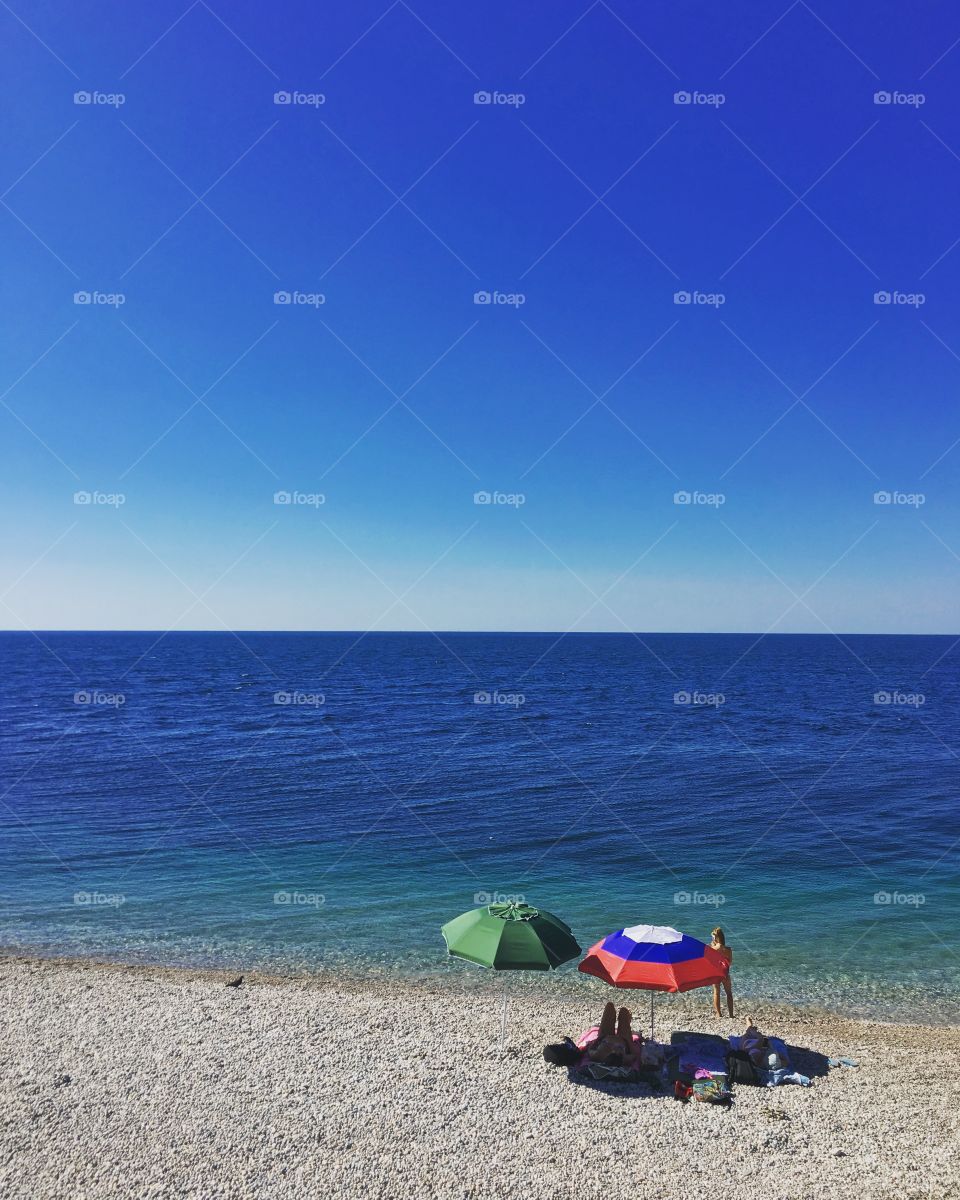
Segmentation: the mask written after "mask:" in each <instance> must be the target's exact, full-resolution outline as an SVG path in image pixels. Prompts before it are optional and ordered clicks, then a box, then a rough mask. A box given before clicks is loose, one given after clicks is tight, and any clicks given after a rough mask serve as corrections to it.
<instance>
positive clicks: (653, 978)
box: [579, 925, 730, 1038]
mask: <svg viewBox="0 0 960 1200" xmlns="http://www.w3.org/2000/svg"><path fill="white" fill-rule="evenodd" d="M579 969H580V970H581V971H583V973H584V974H585V975H595V976H596V977H597V979H602V980H603V981H604V983H609V984H611V985H612V986H613V987H618V988H643V989H644V990H645V991H648V992H649V993H650V1036H651V1038H652V1037H653V993H654V992H688V991H690V990H691V988H699V987H708V986H709V985H710V984H712V983H719V982H720V980H721V979H723V978H724V977H725V976H726V974H727V972H728V971H729V969H730V966H729V963H728V962H727V961H726V959H725V958H723V957H722V956H721V955H720V954H718V953H717V951H716V950H714V949H713V948H712V947H711V946H707V945H704V943H703V942H701V941H698V940H697V939H696V938H694V937H690V935H689V934H686V933H681V932H680V931H679V930H677V929H671V928H670V926H669V925H631V926H630V927H629V928H627V929H618V930H617V931H616V933H611V934H609V935H608V936H607V937H605V938H603V939H602V940H601V941H599V942H597V943H596V945H594V946H591V947H590V949H589V950H588V951H587V955H586V958H584V960H583V962H581V963H580V967H579Z"/></svg>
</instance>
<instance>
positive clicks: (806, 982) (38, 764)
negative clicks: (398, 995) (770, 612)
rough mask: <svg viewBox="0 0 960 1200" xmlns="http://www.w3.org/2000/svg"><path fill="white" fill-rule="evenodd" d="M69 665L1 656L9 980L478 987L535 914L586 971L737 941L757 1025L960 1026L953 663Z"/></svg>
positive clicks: (205, 649)
mask: <svg viewBox="0 0 960 1200" xmlns="http://www.w3.org/2000/svg"><path fill="white" fill-rule="evenodd" d="M40 639H41V640H38V639H37V637H35V636H34V635H32V634H29V633H6V634H0V661H2V668H3V680H4V686H3V695H2V707H0V717H2V725H0V729H2V732H0V763H2V771H3V785H2V788H3V793H4V794H3V798H2V803H0V919H2V927H0V942H2V943H3V944H5V945H6V946H8V947H14V946H17V947H30V948H31V949H33V950H38V951H40V952H42V953H67V954H90V955H97V956H104V955H106V956H111V957H115V958H124V959H138V958H142V959H149V960H152V961H162V962H169V963H184V964H187V963H190V964H193V963H212V964H218V965H220V964H222V965H229V966H230V967H231V968H232V967H247V968H250V967H253V966H262V967H263V966H270V967H275V968H281V969H291V968H293V969H308V970H309V969H321V968H326V969H330V968H333V969H345V968H349V969H351V970H363V969H365V968H376V969H384V968H387V969H395V970H401V971H412V972H425V971H447V972H449V971H451V970H456V971H470V970H472V968H470V967H468V966H466V965H463V964H450V963H448V962H447V961H446V959H445V955H444V947H443V942H442V940H441V938H440V936H439V926H440V925H441V923H442V922H443V921H445V920H447V919H448V918H449V917H451V916H453V915H456V914H457V913H458V912H461V911H463V910H464V909H466V908H470V907H472V906H473V905H474V904H475V903H476V902H478V901H481V900H482V898H483V897H484V896H486V895H491V896H492V895H495V894H502V895H517V894H519V895H523V896H525V897H526V899H527V900H528V902H531V903H534V904H539V905H541V906H543V907H545V908H549V909H551V910H553V911H555V912H556V913H558V914H559V915H560V916H562V917H564V919H566V920H567V921H568V923H569V924H571V925H572V926H573V928H574V931H575V932H576V934H577V936H578V938H579V940H580V941H581V943H582V944H583V946H584V947H586V946H587V945H589V944H590V943H591V942H592V941H594V940H595V939H596V938H598V937H599V936H601V935H602V934H604V933H605V932H608V931H609V930H611V929H614V928H617V927H620V926H622V925H624V924H635V923H638V922H651V923H657V924H669V925H675V926H677V927H679V928H681V929H684V930H686V931H687V932H690V933H693V934H695V935H699V936H705V935H708V934H709V931H710V929H711V928H712V927H713V926H714V925H715V924H717V923H720V924H722V925H723V926H724V928H725V929H726V930H727V934H728V940H729V942H730V943H731V944H732V945H733V947H734V950H735V980H736V986H737V987H738V989H739V990H740V991H741V992H744V993H752V994H754V995H765V996H775V997H778V998H785V999H793V1000H797V1001H801V1002H804V1001H807V1002H817V1003H822V1004H826V1005H827V1006H828V1007H831V1008H840V1009H847V1010H852V1011H858V1012H868V1013H872V1014H875V1015H878V1016H889V1017H896V1016H904V1015H914V1016H917V1017H920V1018H921V1019H922V1018H924V1017H927V1018H929V1019H950V1020H955V1019H958V1017H960V944H958V939H957V936H956V929H957V925H958V921H957V918H958V915H960V912H958V903H957V901H958V893H960V886H958V872H957V863H958V850H960V848H958V845H957V839H958V838H960V816H958V804H957V797H958V782H960V677H958V672H957V661H958V660H957V655H958V654H960V649H958V650H957V651H953V649H952V645H953V639H951V638H945V637H873V636H857V637H845V638H844V639H843V641H842V642H841V641H839V640H837V639H835V638H833V637H831V636H824V637H810V636H772V637H768V638H765V639H763V640H761V641H759V642H757V639H756V638H754V637H750V636H742V635H702V636H701V635H659V634H658V635H653V634H651V635H648V636H646V635H645V636H643V637H634V636H633V635H630V634H624V635H622V636H621V635H587V634H584V635H571V636H567V637H565V638H563V639H560V640H558V637H557V635H550V634H543V635H532V634H515V635H501V634H483V635H481V634H442V635H440V636H439V637H435V636H433V635H431V634H370V635H365V636H362V635H359V634H342V633H338V634H263V633H252V634H241V635H239V636H235V635H232V634H228V633H223V634H209V633H197V634H167V635H163V636H161V635H158V634H151V633H121V634H101V633H49V634H41V635H40ZM685 697H693V698H694V699H695V700H696V701H699V702H689V703H685V702H683V701H684V699H685ZM678 699H679V701H680V702H678ZM878 701H879V702H878Z"/></svg>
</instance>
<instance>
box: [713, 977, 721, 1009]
mask: <svg viewBox="0 0 960 1200" xmlns="http://www.w3.org/2000/svg"><path fill="white" fill-rule="evenodd" d="M713 1011H714V1012H715V1013H716V1014H717V1016H718V1017H722V1016H723V1013H722V1012H721V1011H720V984H719V983H715V984H714V985H713Z"/></svg>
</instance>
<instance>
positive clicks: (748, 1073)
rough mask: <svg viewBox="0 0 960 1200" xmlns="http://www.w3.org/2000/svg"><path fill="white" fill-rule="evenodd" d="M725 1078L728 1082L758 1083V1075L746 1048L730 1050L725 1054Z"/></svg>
mask: <svg viewBox="0 0 960 1200" xmlns="http://www.w3.org/2000/svg"><path fill="white" fill-rule="evenodd" d="M727 1079H728V1081H729V1082H730V1083H746V1084H751V1085H752V1086H754V1087H759V1085H760V1075H759V1072H758V1071H757V1068H756V1067H755V1066H754V1065H753V1060H752V1059H751V1058H750V1055H749V1054H748V1053H747V1052H746V1050H731V1051H730V1053H729V1054H728V1055H727Z"/></svg>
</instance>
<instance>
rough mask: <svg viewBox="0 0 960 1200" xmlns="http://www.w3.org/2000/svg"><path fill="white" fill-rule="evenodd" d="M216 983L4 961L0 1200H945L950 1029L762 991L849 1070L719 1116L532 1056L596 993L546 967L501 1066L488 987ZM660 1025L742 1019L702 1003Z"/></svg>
mask: <svg viewBox="0 0 960 1200" xmlns="http://www.w3.org/2000/svg"><path fill="white" fill-rule="evenodd" d="M228 978H229V977H228V976H224V975H221V974H216V973H212V972H200V971H172V970H167V969H162V968H149V967H121V966H110V965H100V964H89V963H79V962H61V961H33V960H26V959H17V958H6V959H4V960H2V961H0V1031H2V1042H0V1045H2V1052H0V1053H2V1062H0V1109H2V1137H0V1195H3V1196H4V1197H8V1198H9V1200H21V1198H22V1200H43V1198H47V1197H77V1198H80V1197H84V1198H87V1200H93V1198H95V1197H103V1196H131V1197H138V1198H140V1197H164V1198H167V1197H192V1198H194V1197H195V1198H197V1200H199V1198H201V1197H203V1198H204V1200H206V1198H209V1197H240V1196H255V1197H311V1198H314V1197H323V1196H337V1197H339V1196H351V1197H352V1196H370V1197H380V1196H383V1197H391V1198H393V1197H417V1198H418V1200H419V1198H424V1197H467V1196H471V1197H472V1196H476V1197H484V1198H485V1200H487V1198H498V1197H504V1198H506V1197H510V1198H513V1197H519V1198H525V1197H544V1198H546V1197H550V1198H554V1197H558V1196H577V1197H588V1198H589V1197H598V1198H599V1197H603V1198H604V1200H611V1198H612V1200H617V1198H619V1197H631V1198H632V1200H638V1198H643V1197H657V1198H660V1197H681V1198H682V1197H691V1198H692V1197H699V1196H702V1195H711V1196H717V1197H722V1196H742V1197H748V1198H752V1197H756V1198H757V1200H761V1198H762V1200H780V1198H782V1200H798V1198H804V1197H830V1198H831V1200H832V1198H842V1197H856V1198H857V1200H862V1198H863V1197H891V1198H893V1197H896V1198H897V1200H913V1198H915V1197H916V1198H919V1197H954V1196H960V1184H958V1180H960V1137H958V1132H960V1130H958V1125H960V1121H958V1111H960V1110H958V1106H957V1103H956V1095H957V1092H956V1085H957V1073H956V1063H957V1051H958V1050H960V1028H957V1027H950V1028H931V1027H924V1026H907V1025H888V1024H882V1023H878V1022H868V1021H852V1020H843V1019H839V1018H836V1017H832V1016H827V1015H824V1014H817V1013H811V1012H805V1011H800V1010H789V1009H782V1008H774V1007H772V1006H763V1005H757V1006H756V1007H755V1011H754V1014H753V1015H754V1016H755V1017H756V1018H757V1021H758V1022H759V1024H760V1025H761V1027H762V1028H763V1029H764V1030H765V1031H768V1032H770V1033H776V1034H778V1035H780V1036H782V1037H784V1038H785V1039H786V1040H787V1042H788V1043H789V1044H790V1045H791V1046H795V1047H800V1048H807V1049H809V1050H814V1051H817V1052H820V1053H822V1054H825V1055H830V1056H850V1057H853V1058H855V1059H859V1060H860V1066H859V1067H855V1068H853V1067H843V1068H835V1069H831V1070H829V1072H828V1073H825V1074H822V1075H820V1076H819V1077H817V1078H816V1079H815V1080H814V1086H813V1087H811V1088H799V1087H780V1088H775V1089H770V1090H765V1089H760V1088H748V1087H739V1088H737V1089H736V1101H735V1104H734V1105H733V1107H732V1108H731V1109H729V1110H724V1109H720V1108H714V1107H712V1106H708V1105H703V1104H694V1103H689V1104H679V1103H677V1101H675V1100H674V1099H673V1098H672V1097H668V1096H663V1097H653V1096H650V1095H648V1094H645V1093H644V1092H643V1090H642V1089H619V1090H606V1091H604V1090H600V1089H597V1088H592V1087H587V1086H577V1085H575V1084H573V1083H571V1082H570V1080H569V1079H568V1077H567V1073H566V1071H565V1070H561V1069H559V1068H556V1067H549V1066H547V1065H546V1064H545V1063H544V1061H543V1059H542V1057H541V1049H542V1047H543V1046H544V1044H546V1043H547V1042H552V1041H556V1040H559V1038H560V1037H561V1036H562V1035H563V1034H565V1033H570V1034H574V1035H576V1034H577V1033H578V1032H579V1031H580V1030H581V1029H582V1028H584V1027H585V1026H586V1025H588V1024H591V1023H592V1022H593V1020H595V1019H596V1017H597V1016H598V1015H599V1010H600V1008H601V1006H602V1002H603V1000H604V999H606V997H607V993H606V992H605V991H604V989H602V988H600V987H598V988H597V989H596V992H595V994H594V993H590V995H591V1005H590V1006H589V1007H587V1006H585V1003H584V995H583V993H582V991H579V992H576V993H574V992H571V991H570V990H565V989H564V988H563V986H562V984H561V982H560V981H559V980H557V981H556V983H557V985H558V986H557V987H555V988H550V987H548V986H546V982H547V981H545V985H544V986H541V987H539V988H537V989H532V990H525V989H524V990H521V991H518V993H517V995H516V996H515V998H514V999H513V1000H512V1002H511V1010H510V1024H509V1031H508V1049H507V1052H506V1054H504V1055H502V1054H501V1053H500V1052H499V1050H498V1047H497V1035H498V1031H499V1003H498V993H497V991H496V988H495V987H491V988H489V989H487V988H478V987H476V986H473V987H469V988H465V989H461V990H455V989H454V988H452V987H450V986H446V985H443V984H440V983H437V984H434V983H430V984H424V985H416V984H407V983H403V982H401V981H399V980H396V979H377V980H369V979H368V980H364V981H359V980H346V981H331V980H326V979H324V978H323V977H319V978H310V979H302V978H298V979H283V980H278V979H270V978H264V977H258V976H256V975H251V976H247V977H246V978H245V980H244V983H243V984H242V986H240V987H238V988H231V987H226V986H225V983H226V981H227V979H228ZM614 998H615V999H617V1000H621V1001H622V1000H623V999H624V998H625V996H624V994H620V995H619V996H616V997H614ZM633 998H634V1000H635V1001H637V1008H638V1012H639V1013H643V1011H644V1004H645V998H644V997H640V998H638V997H637V996H636V993H634V994H633ZM658 1021H659V1028H658V1036H661V1037H662V1036H664V1035H666V1034H667V1033H668V1031H669V1029H670V1028H679V1029H699V1030H702V1031H704V1032H722V1033H725V1034H730V1033H731V1032H741V1031H742V1028H743V1022H741V1021H740V1020H739V1019H738V1020H737V1021H736V1022H731V1021H718V1020H715V1019H714V1018H713V1016H712V1014H711V1013H710V1012H709V1008H708V994H707V993H706V992H703V993H699V994H697V995H696V997H695V998H694V999H691V998H690V997H669V998H663V999H662V1000H661V1001H660V1003H659V1008H658ZM808 1061H813V1060H812V1059H808Z"/></svg>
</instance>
